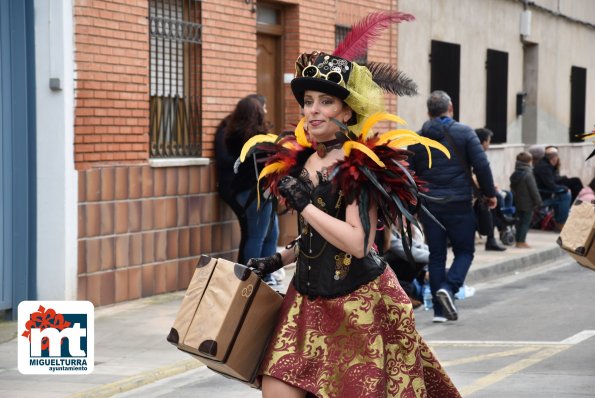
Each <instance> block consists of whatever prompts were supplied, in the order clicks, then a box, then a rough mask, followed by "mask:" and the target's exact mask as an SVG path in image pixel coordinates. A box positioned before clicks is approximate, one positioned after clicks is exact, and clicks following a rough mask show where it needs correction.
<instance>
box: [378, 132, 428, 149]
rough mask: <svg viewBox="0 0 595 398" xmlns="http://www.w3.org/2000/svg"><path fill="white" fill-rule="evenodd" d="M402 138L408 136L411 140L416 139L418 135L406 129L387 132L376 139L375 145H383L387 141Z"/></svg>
mask: <svg viewBox="0 0 595 398" xmlns="http://www.w3.org/2000/svg"><path fill="white" fill-rule="evenodd" d="M402 136H408V137H411V138H412V139H416V138H417V137H419V134H417V133H416V132H415V131H412V130H407V129H398V130H391V131H387V132H386V133H383V134H381V135H380V136H379V137H378V142H377V143H376V145H385V144H386V143H388V142H389V141H392V140H394V139H397V138H401V137H402Z"/></svg>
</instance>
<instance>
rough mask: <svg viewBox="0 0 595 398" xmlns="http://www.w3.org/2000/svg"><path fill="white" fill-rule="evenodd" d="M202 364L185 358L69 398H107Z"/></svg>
mask: <svg viewBox="0 0 595 398" xmlns="http://www.w3.org/2000/svg"><path fill="white" fill-rule="evenodd" d="M202 366H204V365H203V364H202V363H201V362H200V361H198V360H196V359H185V360H183V361H179V362H177V363H175V364H172V365H166V366H163V367H161V368H157V369H153V370H148V371H146V372H142V373H139V374H136V375H134V376H130V377H127V378H125V379H122V380H118V381H115V382H113V383H109V384H104V385H101V386H98V387H94V388H91V389H88V390H84V391H81V392H77V393H74V394H72V395H69V396H68V397H67V398H107V397H111V396H114V395H116V394H120V393H123V392H127V391H130V390H134V389H136V388H139V387H142V386H144V385H147V384H151V383H154V382H156V381H159V380H162V379H166V378H168V377H172V376H176V375H178V374H181V373H184V372H187V371H189V370H192V369H196V368H199V367H202Z"/></svg>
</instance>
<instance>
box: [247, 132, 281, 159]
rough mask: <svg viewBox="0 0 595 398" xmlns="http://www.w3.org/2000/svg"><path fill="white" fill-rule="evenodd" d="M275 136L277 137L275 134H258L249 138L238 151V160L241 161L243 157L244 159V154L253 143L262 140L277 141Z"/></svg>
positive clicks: (258, 142)
mask: <svg viewBox="0 0 595 398" xmlns="http://www.w3.org/2000/svg"><path fill="white" fill-rule="evenodd" d="M277 138H279V136H278V135H276V134H258V135H255V136H254V137H252V138H250V139H249V140H248V141H246V143H245V144H244V146H243V147H242V151H241V152H240V162H243V161H244V159H246V155H247V154H248V152H250V149H252V147H253V146H254V145H256V144H260V143H262V142H275V141H277Z"/></svg>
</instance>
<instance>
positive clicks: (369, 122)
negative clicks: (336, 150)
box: [362, 112, 407, 138]
mask: <svg viewBox="0 0 595 398" xmlns="http://www.w3.org/2000/svg"><path fill="white" fill-rule="evenodd" d="M382 120H388V121H391V122H396V123H399V124H403V125H406V124H407V123H406V122H405V121H404V120H403V119H401V118H400V117H398V116H397V115H393V114H390V113H387V112H376V113H375V114H373V115H372V116H370V117H369V118H367V119H366V121H365V122H364V124H363V126H362V137H364V138H365V137H367V136H368V132H369V131H370V129H371V128H372V126H373V125H375V124H376V123H378V122H380V121H382Z"/></svg>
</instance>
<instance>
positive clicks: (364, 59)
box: [335, 25, 368, 65]
mask: <svg viewBox="0 0 595 398" xmlns="http://www.w3.org/2000/svg"><path fill="white" fill-rule="evenodd" d="M349 32H351V27H349V26H344V25H335V48H336V47H337V46H338V45H339V43H341V41H342V40H343V39H344V38H345V36H347V33H349ZM354 61H355V62H356V63H358V64H360V65H365V64H367V63H368V51H366V54H365V55H363V56H361V57H358V58H356V59H354Z"/></svg>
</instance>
